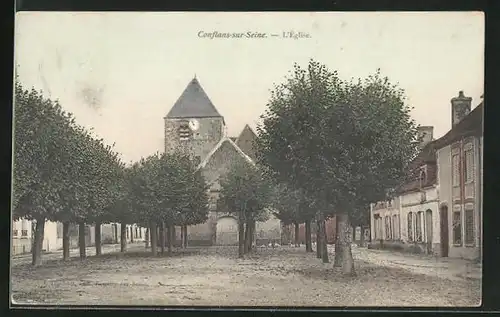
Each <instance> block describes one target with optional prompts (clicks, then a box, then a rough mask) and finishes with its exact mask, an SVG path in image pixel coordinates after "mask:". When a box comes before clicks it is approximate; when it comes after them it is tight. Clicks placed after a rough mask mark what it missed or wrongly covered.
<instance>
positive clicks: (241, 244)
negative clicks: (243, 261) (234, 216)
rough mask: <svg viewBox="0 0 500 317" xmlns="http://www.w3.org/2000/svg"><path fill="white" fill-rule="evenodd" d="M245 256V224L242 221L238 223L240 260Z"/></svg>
mask: <svg viewBox="0 0 500 317" xmlns="http://www.w3.org/2000/svg"><path fill="white" fill-rule="evenodd" d="M244 254H245V224H244V222H243V221H242V220H240V222H239V223H238V258H243V255H244Z"/></svg>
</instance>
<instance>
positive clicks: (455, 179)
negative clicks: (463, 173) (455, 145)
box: [451, 154, 460, 187]
mask: <svg viewBox="0 0 500 317" xmlns="http://www.w3.org/2000/svg"><path fill="white" fill-rule="evenodd" d="M451 164H452V169H453V170H452V176H451V178H452V184H453V187H455V186H460V156H459V155H458V154H455V155H453V156H452V157H451Z"/></svg>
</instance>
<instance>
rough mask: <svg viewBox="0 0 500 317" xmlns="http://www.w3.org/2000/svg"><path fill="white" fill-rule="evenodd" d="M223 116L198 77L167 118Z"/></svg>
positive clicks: (190, 83)
mask: <svg viewBox="0 0 500 317" xmlns="http://www.w3.org/2000/svg"><path fill="white" fill-rule="evenodd" d="M206 117H222V116H221V115H220V114H219V112H218V111H217V109H216V108H215V106H214V104H213V103H212V101H210V98H208V96H207V94H206V93H205V91H204V90H203V88H202V87H201V85H200V82H199V81H198V79H196V77H195V78H193V79H192V80H191V82H189V84H188V85H187V87H186V89H184V91H183V92H182V94H181V96H180V97H179V99H177V101H176V102H175V104H174V106H173V107H172V109H170V111H169V112H168V114H167V116H166V118H206Z"/></svg>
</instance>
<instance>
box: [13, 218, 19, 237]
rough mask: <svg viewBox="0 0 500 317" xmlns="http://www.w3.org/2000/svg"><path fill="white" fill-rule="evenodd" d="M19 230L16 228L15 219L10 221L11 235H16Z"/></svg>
mask: <svg viewBox="0 0 500 317" xmlns="http://www.w3.org/2000/svg"><path fill="white" fill-rule="evenodd" d="M18 234H19V230H17V221H12V237H17V236H18Z"/></svg>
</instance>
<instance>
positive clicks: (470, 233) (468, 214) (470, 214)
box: [465, 209, 474, 245]
mask: <svg viewBox="0 0 500 317" xmlns="http://www.w3.org/2000/svg"><path fill="white" fill-rule="evenodd" d="M465 244H468V245H472V244H474V210H471V209H469V210H466V211H465Z"/></svg>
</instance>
